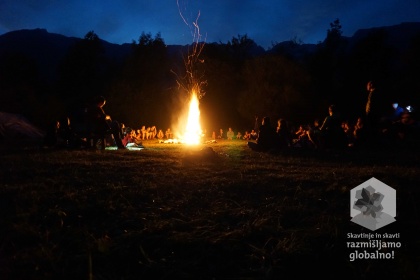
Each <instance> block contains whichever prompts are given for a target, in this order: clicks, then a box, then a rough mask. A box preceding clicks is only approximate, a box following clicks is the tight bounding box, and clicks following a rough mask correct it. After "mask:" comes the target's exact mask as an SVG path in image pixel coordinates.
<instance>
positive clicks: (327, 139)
mask: <svg viewBox="0 0 420 280" xmlns="http://www.w3.org/2000/svg"><path fill="white" fill-rule="evenodd" d="M367 91H368V97H367V101H366V109H365V112H364V114H362V115H361V116H359V117H358V118H357V120H355V121H354V123H353V122H351V121H349V120H346V119H345V118H343V116H342V115H341V114H340V110H339V108H337V107H336V106H335V105H330V106H329V107H328V114H326V117H325V119H324V120H323V121H322V122H321V121H319V120H318V119H316V120H314V121H313V124H301V125H298V126H297V127H295V126H293V125H291V122H289V121H288V120H286V119H283V118H280V119H278V120H277V123H276V125H275V126H274V125H272V121H271V119H270V117H268V116H265V117H263V118H262V119H260V118H259V117H258V116H256V117H255V125H254V128H253V129H250V130H247V131H245V132H244V133H243V134H242V133H241V132H240V131H236V133H235V131H234V130H233V129H232V127H229V128H228V129H227V130H226V132H225V131H224V130H223V128H220V130H219V131H218V133H216V131H213V132H212V133H211V135H203V136H204V138H211V139H212V140H213V141H216V140H222V139H226V140H245V141H247V144H248V146H249V147H250V148H251V149H252V150H255V151H270V150H283V149H289V148H307V149H344V148H372V147H382V146H384V145H399V144H401V143H407V141H411V140H418V139H419V138H418V137H420V133H419V132H420V127H419V123H418V121H417V120H416V119H415V118H414V115H413V113H412V112H411V109H412V108H409V107H407V108H405V107H403V106H400V104H398V103H397V102H393V103H391V104H385V103H384V101H383V100H381V96H380V95H379V94H380V93H378V92H377V90H376V87H375V84H374V83H373V82H369V83H368V84H367ZM105 104H106V100H105V98H104V97H102V96H98V97H96V98H95V99H94V100H93V102H91V103H90V104H89V105H88V106H86V108H84V110H83V114H82V117H80V116H76V117H73V118H72V119H73V120H70V118H69V117H66V118H65V119H63V120H60V121H56V122H54V124H53V125H52V126H51V130H50V131H48V132H47V135H46V138H45V145H49V146H52V145H57V143H58V142H59V141H62V142H64V143H65V145H67V146H80V145H83V144H84V145H85V146H86V147H91V148H97V143H100V149H105V148H106V147H107V146H117V148H118V149H125V148H126V147H129V146H142V145H143V142H144V141H146V140H160V141H163V140H169V139H173V137H174V135H173V132H172V130H171V129H170V128H167V129H166V130H165V131H164V130H163V129H157V127H156V126H155V125H152V126H146V125H142V126H141V128H137V129H133V128H131V127H126V126H125V125H124V124H122V123H119V122H118V121H116V120H112V119H111V117H110V116H109V115H107V114H106V113H105V111H104V109H103V107H104V105H105ZM385 106H389V107H390V108H391V107H392V108H393V110H392V112H391V113H387V110H386V109H385ZM81 143H82V144H81Z"/></svg>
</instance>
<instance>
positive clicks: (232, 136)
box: [226, 127, 235, 140]
mask: <svg viewBox="0 0 420 280" xmlns="http://www.w3.org/2000/svg"><path fill="white" fill-rule="evenodd" d="M226 138H227V139H228V140H233V138H235V133H234V132H233V130H232V128H231V127H229V129H228V131H227V132H226Z"/></svg>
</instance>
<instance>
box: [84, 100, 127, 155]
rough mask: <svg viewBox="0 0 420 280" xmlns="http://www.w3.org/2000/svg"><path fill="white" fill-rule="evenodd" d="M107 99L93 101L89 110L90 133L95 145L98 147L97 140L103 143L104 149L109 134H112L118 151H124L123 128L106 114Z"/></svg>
mask: <svg viewBox="0 0 420 280" xmlns="http://www.w3.org/2000/svg"><path fill="white" fill-rule="evenodd" d="M105 103H106V99H105V98H104V97H103V96H97V97H95V99H94V100H93V104H91V106H90V107H89V108H88V123H89V124H88V131H89V132H90V134H91V135H92V139H93V145H96V141H97V140H99V139H100V140H101V141H102V147H101V148H102V149H105V147H106V143H105V137H106V135H107V134H112V135H113V137H114V141H115V144H116V145H117V147H118V149H124V148H125V147H124V145H123V143H122V141H121V134H122V130H121V126H120V124H119V123H118V122H117V121H113V120H111V117H110V116H108V115H107V114H105V111H104V109H103V106H104V105H105Z"/></svg>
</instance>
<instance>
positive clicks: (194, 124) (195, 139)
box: [183, 92, 203, 145]
mask: <svg viewBox="0 0 420 280" xmlns="http://www.w3.org/2000/svg"><path fill="white" fill-rule="evenodd" d="M202 132H203V131H202V129H201V126H200V108H199V102H198V97H197V94H196V93H195V92H193V93H192V96H191V101H190V107H189V111H188V119H187V125H186V127H185V133H184V137H183V142H184V143H186V144H191V145H196V144H200V140H201V135H202Z"/></svg>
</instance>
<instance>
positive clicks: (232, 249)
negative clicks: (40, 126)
mask: <svg viewBox="0 0 420 280" xmlns="http://www.w3.org/2000/svg"><path fill="white" fill-rule="evenodd" d="M144 145H145V149H144V150H140V151H128V150H116V151H88V150H71V151H68V150H54V149H53V150H45V149H20V150H11V151H9V150H6V149H3V150H2V154H1V161H0V162H1V163H0V165H1V168H0V175H1V177H0V186H1V188H0V207H1V208H0V209H1V220H0V230H1V231H0V275H1V277H0V279H3V280H4V279H96V280H98V279H284V278H289V277H297V279H300V277H299V276H303V275H308V276H309V277H311V278H315V277H323V278H327V279H331V278H334V279H337V278H338V279H416V278H417V279H420V270H419V267H420V266H419V264H420V253H419V252H420V238H419V236H420V235H419V233H420V230H419V228H420V217H419V212H420V211H419V206H418V205H419V202H420V199H419V197H420V175H419V174H420V166H419V156H418V155H419V154H418V152H417V151H416V152H414V151H407V150H406V151H403V152H401V151H386V152H381V151H375V152H366V151H364V152H362V151H339V152H337V151H301V150H293V151H287V152H282V153H276V154H272V153H257V152H253V151H251V150H250V149H248V147H247V146H246V142H245V141H227V140H225V141H219V142H218V143H211V144H203V145H198V146H193V147H190V146H186V145H182V144H159V143H155V142H152V141H148V142H146V143H144ZM372 177H375V178H376V179H378V180H380V181H382V182H383V183H385V184H387V185H388V186H391V187H392V188H394V189H396V191H397V216H396V220H397V221H396V222H394V223H392V224H390V225H388V226H385V227H383V228H381V229H379V230H377V231H375V233H380V234H383V233H399V234H400V235H399V238H398V239H397V240H396V241H398V242H400V243H401V247H400V248H396V249H394V253H395V255H394V257H393V258H392V259H381V260H372V259H358V260H354V261H351V260H350V258H349V255H350V253H352V252H354V251H355V249H351V248H347V242H348V241H349V240H348V238H347V234H348V233H372V232H371V231H370V230H368V229H366V228H364V227H361V226H360V225H357V224H355V223H352V222H351V221H350V219H351V217H350V190H351V189H352V188H354V187H356V186H358V185H360V184H361V183H363V182H365V181H366V180H368V179H370V178H372ZM351 241H354V240H351ZM356 250H358V251H359V252H363V251H364V250H367V251H368V252H373V251H374V249H356ZM382 250H383V251H384V252H387V250H388V249H382Z"/></svg>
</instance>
